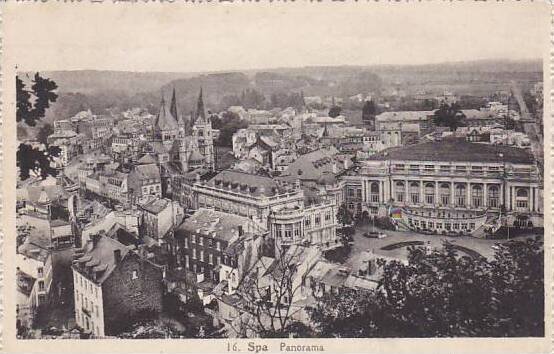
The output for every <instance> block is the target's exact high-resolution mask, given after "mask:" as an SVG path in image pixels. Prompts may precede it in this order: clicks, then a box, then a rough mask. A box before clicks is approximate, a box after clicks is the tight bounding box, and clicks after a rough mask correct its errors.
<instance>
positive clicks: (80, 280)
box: [73, 272, 98, 299]
mask: <svg viewBox="0 0 554 354" xmlns="http://www.w3.org/2000/svg"><path fill="white" fill-rule="evenodd" d="M73 276H74V278H73V284H74V286H75V288H77V286H78V285H80V286H81V289H83V290H84V291H88V292H89V293H90V294H92V293H93V292H94V294H95V295H94V296H95V297H96V298H97V299H98V287H97V286H96V284H94V283H93V282H91V281H90V280H88V279H87V278H85V277H84V276H82V275H80V274H79V273H77V272H73Z"/></svg>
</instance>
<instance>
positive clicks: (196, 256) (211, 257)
mask: <svg viewBox="0 0 554 354" xmlns="http://www.w3.org/2000/svg"><path fill="white" fill-rule="evenodd" d="M206 254H207V255H208V257H205V255H206ZM206 258H207V259H206ZM192 259H198V260H200V261H201V262H206V261H207V262H208V264H212V265H219V264H220V263H221V256H216V257H214V255H213V254H211V253H207V252H206V253H204V250H198V252H197V250H196V248H193V249H192ZM225 259H226V260H227V256H225ZM214 262H215V263H214Z"/></svg>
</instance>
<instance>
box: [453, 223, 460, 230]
mask: <svg viewBox="0 0 554 354" xmlns="http://www.w3.org/2000/svg"><path fill="white" fill-rule="evenodd" d="M452 227H453V229H454V230H458V229H459V228H460V224H458V223H457V222H455V223H454V224H452Z"/></svg>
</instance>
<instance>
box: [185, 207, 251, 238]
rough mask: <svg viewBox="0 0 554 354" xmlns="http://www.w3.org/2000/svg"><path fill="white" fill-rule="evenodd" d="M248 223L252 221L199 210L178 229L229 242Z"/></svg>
mask: <svg viewBox="0 0 554 354" xmlns="http://www.w3.org/2000/svg"><path fill="white" fill-rule="evenodd" d="M250 222H252V221H251V220H250V219H249V218H247V217H244V216H239V215H235V214H229V213H224V212H221V211H215V210H211V209H204V208H200V209H198V210H197V211H196V212H195V213H194V214H193V215H192V216H191V217H190V218H188V219H186V220H185V222H184V223H182V224H181V225H180V226H179V227H178V229H179V230H185V231H188V232H195V233H197V232H200V233H203V234H209V235H210V236H211V237H212V238H214V239H219V240H223V241H230V240H231V239H232V238H233V236H235V235H238V229H239V226H244V225H245V224H247V223H250ZM233 231H234V232H233ZM245 231H246V230H245Z"/></svg>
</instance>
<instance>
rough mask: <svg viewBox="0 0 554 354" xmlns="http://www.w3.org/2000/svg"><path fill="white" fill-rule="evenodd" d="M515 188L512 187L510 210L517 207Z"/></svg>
mask: <svg viewBox="0 0 554 354" xmlns="http://www.w3.org/2000/svg"><path fill="white" fill-rule="evenodd" d="M514 192H515V188H514V186H510V210H514V209H515V206H516V198H515V193H514Z"/></svg>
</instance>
